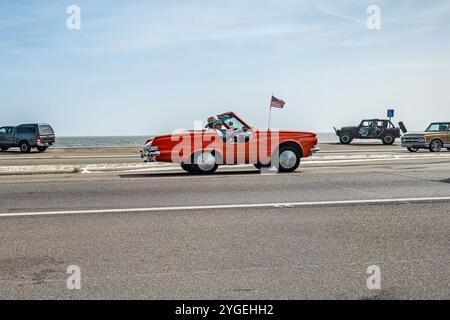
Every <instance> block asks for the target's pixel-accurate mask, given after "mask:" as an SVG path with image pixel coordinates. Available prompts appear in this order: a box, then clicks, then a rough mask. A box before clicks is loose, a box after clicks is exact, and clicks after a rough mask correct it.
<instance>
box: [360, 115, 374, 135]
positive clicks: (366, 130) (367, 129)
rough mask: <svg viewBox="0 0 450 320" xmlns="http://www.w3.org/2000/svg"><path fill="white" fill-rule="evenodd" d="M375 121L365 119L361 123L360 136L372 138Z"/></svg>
mask: <svg viewBox="0 0 450 320" xmlns="http://www.w3.org/2000/svg"><path fill="white" fill-rule="evenodd" d="M372 127H373V121H372V120H364V121H362V122H361V124H360V125H359V130H358V134H359V138H363V139H364V138H366V139H367V138H370V137H371V134H372V131H373V130H372Z"/></svg>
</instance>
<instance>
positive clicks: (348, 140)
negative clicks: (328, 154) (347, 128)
mask: <svg viewBox="0 0 450 320" xmlns="http://www.w3.org/2000/svg"><path fill="white" fill-rule="evenodd" d="M352 141H353V137H352V136H351V135H349V134H347V133H344V134H342V135H341V136H340V137H339V142H340V143H341V144H350V143H351V142H352Z"/></svg>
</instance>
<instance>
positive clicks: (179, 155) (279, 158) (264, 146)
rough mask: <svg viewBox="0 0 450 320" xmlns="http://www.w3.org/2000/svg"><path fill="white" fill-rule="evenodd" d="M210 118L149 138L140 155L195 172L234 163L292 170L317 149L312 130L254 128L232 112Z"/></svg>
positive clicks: (285, 170)
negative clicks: (196, 125)
mask: <svg viewBox="0 0 450 320" xmlns="http://www.w3.org/2000/svg"><path fill="white" fill-rule="evenodd" d="M210 119H212V120H213V122H211V123H209V124H208V125H207V127H206V128H202V129H200V130H189V131H181V132H174V133H172V134H167V135H160V136H155V137H153V138H151V139H149V140H148V141H147V142H146V143H145V146H144V148H143V150H141V157H142V159H143V160H144V161H145V162H149V161H158V162H172V163H178V164H180V165H181V167H182V168H183V169H184V170H185V171H187V172H189V173H195V174H211V173H214V172H215V171H216V170H217V168H218V166H219V165H236V164H253V165H254V166H255V167H256V168H257V169H262V168H265V167H268V168H276V169H277V170H278V171H280V172H292V171H294V170H296V169H297V168H298V166H299V164H300V159H301V158H306V157H309V156H311V155H312V154H313V153H315V152H317V151H319V149H318V148H317V137H316V134H314V133H311V132H301V131H277V130H259V129H255V128H253V127H251V126H250V125H248V124H247V123H246V122H245V121H244V120H242V119H241V118H239V117H238V116H237V115H236V114H234V113H233V112H227V113H224V114H220V115H218V116H217V117H211V118H210ZM210 119H208V120H210Z"/></svg>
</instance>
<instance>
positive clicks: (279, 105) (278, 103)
mask: <svg viewBox="0 0 450 320" xmlns="http://www.w3.org/2000/svg"><path fill="white" fill-rule="evenodd" d="M285 104H286V102H284V101H283V100H281V99H277V98H275V97H274V96H272V100H271V102H270V107H271V108H280V109H282V108H283V107H284V105H285Z"/></svg>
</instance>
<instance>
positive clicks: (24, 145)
mask: <svg viewBox="0 0 450 320" xmlns="http://www.w3.org/2000/svg"><path fill="white" fill-rule="evenodd" d="M19 148H20V151H22V152H23V153H28V152H30V151H31V147H30V145H29V144H28V142H26V141H22V142H20V145H19Z"/></svg>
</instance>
